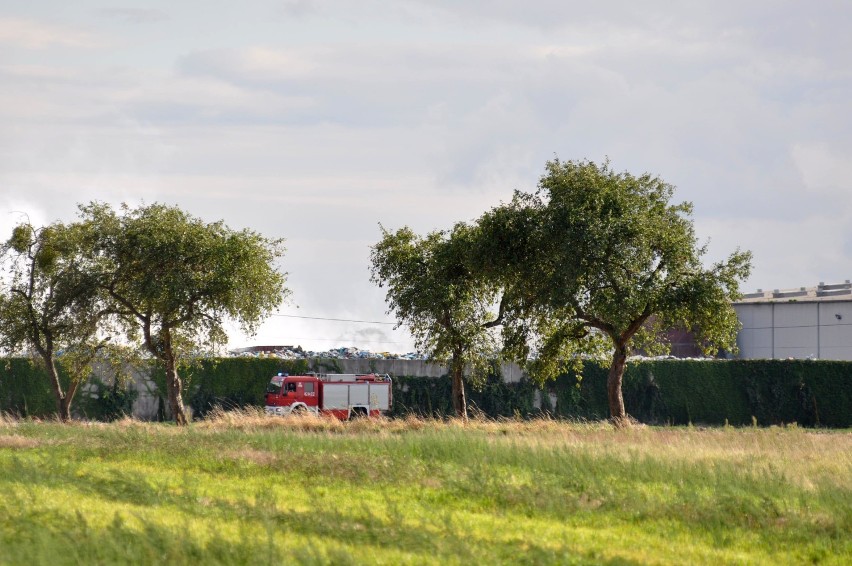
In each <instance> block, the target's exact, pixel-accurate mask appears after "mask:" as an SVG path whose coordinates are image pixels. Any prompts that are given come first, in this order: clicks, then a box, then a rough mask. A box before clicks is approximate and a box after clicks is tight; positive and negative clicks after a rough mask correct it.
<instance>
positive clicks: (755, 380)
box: [552, 360, 852, 428]
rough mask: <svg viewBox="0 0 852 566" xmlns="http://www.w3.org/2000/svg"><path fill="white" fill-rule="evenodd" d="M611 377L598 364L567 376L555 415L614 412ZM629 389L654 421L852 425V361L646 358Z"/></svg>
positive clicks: (634, 405) (642, 416)
mask: <svg viewBox="0 0 852 566" xmlns="http://www.w3.org/2000/svg"><path fill="white" fill-rule="evenodd" d="M606 378H607V368H602V367H600V366H598V365H595V364H587V365H586V367H585V368H584V370H583V379H582V380H581V381H580V386H579V388H578V387H577V379H576V377H575V376H573V375H565V376H561V377H560V378H559V379H558V380H557V381H556V383H555V384H554V385H553V386H552V389H553V390H555V392H556V395H557V398H558V401H557V406H556V411H555V414H556V415H557V416H563V417H570V418H586V419H602V418H606V417H607V416H608V415H609V410H608V405H607V398H606ZM622 391H623V394H624V403H625V406H626V408H627V412H628V413H629V414H630V415H632V416H633V417H635V418H637V419H638V420H640V421H642V422H646V423H654V424H666V423H670V424H688V423H696V424H698V423H703V424H724V423H729V424H732V425H746V424H752V422H753V419H754V420H756V421H757V422H758V423H759V424H761V425H773V424H784V423H794V422H795V423H798V424H800V425H803V426H826V427H838V428H847V427H850V426H852V362H835V361H810V360H731V361H727V360H716V361H692V360H655V361H643V362H637V363H630V364H628V367H627V371H626V372H625V376H624V386H623V389H622Z"/></svg>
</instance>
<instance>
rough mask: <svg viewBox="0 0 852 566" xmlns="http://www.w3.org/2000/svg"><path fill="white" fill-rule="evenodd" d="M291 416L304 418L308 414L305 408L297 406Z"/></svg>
mask: <svg viewBox="0 0 852 566" xmlns="http://www.w3.org/2000/svg"><path fill="white" fill-rule="evenodd" d="M293 414H294V415H296V416H297V417H304V416H305V415H307V414H308V410H307V409H306V408H305V406H304V405H299V406H298V407H296V408H295V409H293Z"/></svg>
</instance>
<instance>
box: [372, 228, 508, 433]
mask: <svg viewBox="0 0 852 566" xmlns="http://www.w3.org/2000/svg"><path fill="white" fill-rule="evenodd" d="M473 232H474V231H473V229H472V228H471V227H470V226H467V225H465V224H457V225H456V226H455V227H454V228H453V230H451V231H449V232H446V231H436V232H431V233H430V234H428V235H426V236H425V237H420V236H418V235H416V234H415V233H414V232H413V231H412V230H411V229H410V228H408V227H405V228H401V229H399V230H397V231H396V232H388V231H387V230H385V229H384V228H382V239H381V240H380V241H379V243H377V244H376V245H375V246H373V248H372V252H371V263H372V267H371V272H372V277H371V280H372V281H373V282H374V283H376V284H378V285H379V287H387V290H388V291H387V299H386V300H387V302H388V306H389V307H390V310H389V312H393V313H394V314H395V316H396V317H397V320H398V321H399V325H405V326H406V327H408V329H409V330H410V332H411V334H412V336H413V337H414V340H415V344H416V347H417V348H418V349H419V350H420V351H422V352H425V353H427V354H428V355H429V357H430V358H431V359H433V360H435V361H436V362H439V363H446V364H448V365H449V369H450V374H451V377H452V399H453V408H454V409H455V412H456V415H458V416H459V417H461V418H464V419H467V401H466V397H465V390H464V377H463V376H464V370H465V367H466V366H468V367H470V368H471V370H472V372H471V377H472V378H473V379H474V381H476V380H484V378H485V375H486V373H487V370H488V362H487V357H488V354H490V353H491V352H493V351H494V349H495V345H494V340H493V336H492V334H491V332H490V331H489V330H488V328H489V326H491V325H490V324H489V321H490V319H491V318H493V316H492V315H491V314H490V313H489V306H490V305H491V304H492V302H493V299H494V293H493V291H492V290H491V289H490V288H489V287H488V286H487V285H486V284H484V280H483V279H482V278H478V279H477V278H474V277H473V276H472V274H471V272H470V271H469V269H468V267H467V264H468V263H469V257H468V255H469V252H470V243H471V241H472V239H473V238H474V233H473Z"/></svg>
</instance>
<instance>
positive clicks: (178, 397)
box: [163, 337, 188, 426]
mask: <svg viewBox="0 0 852 566" xmlns="http://www.w3.org/2000/svg"><path fill="white" fill-rule="evenodd" d="M170 338H171V337H167V338H166V340H165V348H164V351H163V354H164V355H163V358H164V359H163V362H164V365H165V369H166V392H167V393H168V394H169V408H170V409H171V411H172V418H174V420H175V424H177V425H180V426H183V425H186V424H187V423H188V421H187V418H186V412H185V410H184V406H183V395H182V394H181V389H182V388H183V383H182V382H181V379H180V375H178V371H177V359H176V358H175V355H174V352H173V351H172V347H171V341H170Z"/></svg>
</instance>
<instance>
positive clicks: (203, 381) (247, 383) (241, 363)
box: [181, 358, 309, 418]
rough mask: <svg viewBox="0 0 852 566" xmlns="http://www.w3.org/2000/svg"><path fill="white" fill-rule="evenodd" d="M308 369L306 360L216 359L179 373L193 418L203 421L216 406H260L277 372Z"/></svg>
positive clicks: (229, 407) (305, 370) (227, 407)
mask: <svg viewBox="0 0 852 566" xmlns="http://www.w3.org/2000/svg"><path fill="white" fill-rule="evenodd" d="M308 370H309V368H308V362H307V361H306V360H279V359H274V358H259V359H255V358H219V359H215V360H204V361H203V362H201V363H200V364H198V365H193V366H190V367H188V368H185V369H183V370H182V372H181V373H182V375H183V378H184V381H185V382H186V383H187V384H188V392H189V393H188V395H189V399H188V400H189V405H190V406H191V407H192V412H193V415H195V417H196V418H204V416H205V415H206V414H207V412H208V411H210V410H211V409H213V408H214V407H217V406H219V407H223V408H225V409H234V408H241V407H247V406H256V407H262V406H263V405H264V393H265V392H266V386H267V385H268V384H269V380H270V379H272V376H274V375H277V374H278V373H279V372H280V373H288V374H290V375H300V374H304V373H306V372H307V371H308Z"/></svg>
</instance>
